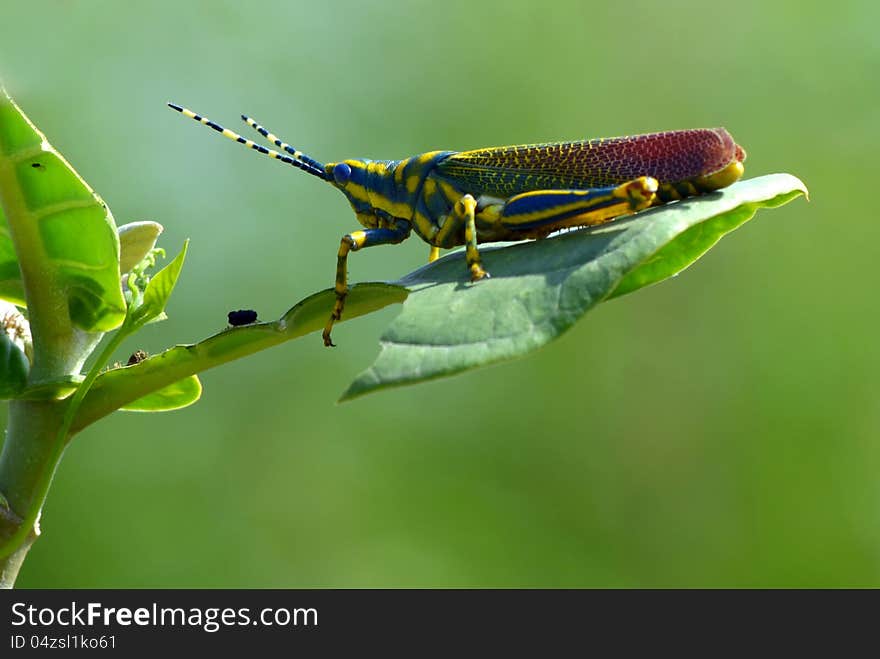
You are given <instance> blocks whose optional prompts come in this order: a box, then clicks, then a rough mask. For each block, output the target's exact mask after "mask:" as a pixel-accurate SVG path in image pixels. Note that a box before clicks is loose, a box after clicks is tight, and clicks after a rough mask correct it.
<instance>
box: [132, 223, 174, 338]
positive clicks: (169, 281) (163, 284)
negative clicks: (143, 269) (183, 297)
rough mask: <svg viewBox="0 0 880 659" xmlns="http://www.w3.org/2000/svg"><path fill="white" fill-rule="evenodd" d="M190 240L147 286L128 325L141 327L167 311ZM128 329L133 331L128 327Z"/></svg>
mask: <svg viewBox="0 0 880 659" xmlns="http://www.w3.org/2000/svg"><path fill="white" fill-rule="evenodd" d="M188 245H189V241H188V240H187V241H186V242H184V243H183V249H181V250H180V253H179V254H178V255H177V256H175V257H174V260H173V261H171V263H169V264H168V265H166V266H165V267H164V268H162V269H161V270H160V271H159V272H157V273H156V274H155V275H154V276H153V277H152V279H150V283H149V284H147V288H146V290H145V291H144V298H143V301H142V303H141V305H140V306H138V307H137V308H135V309H133V310H132V311H131V313H130V318H127V319H126V325H127V326H130V327H139V326H141V325H144V324H146V323H148V322H150V321H152V320H156V319H159V317H160V316H161V315H162V314H163V313H164V311H165V305H167V304H168V299H169V298H170V297H171V293H172V292H173V291H174V286H175V285H176V284H177V279H178V277H180V271H181V270H182V269H183V262H184V260H186V249H187V246H188ZM127 331H129V332H130V331H132V330H131V329H128V328H127Z"/></svg>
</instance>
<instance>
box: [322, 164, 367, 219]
mask: <svg viewBox="0 0 880 659" xmlns="http://www.w3.org/2000/svg"><path fill="white" fill-rule="evenodd" d="M368 168H369V162H368V161H364V160H343V161H342V162H331V163H327V164H326V165H325V166H324V173H325V174H326V176H327V181H329V182H330V183H331V184H333V186H334V187H336V188H338V189H339V190H341V191H342V193H343V194H344V195H345V196H346V197H348V201H349V203H351V206H352V208H353V209H354V212H355V213H356V214H357V218H358V222H360V223H361V224H362V225H363V226H365V227H375V226H377V224H378V218H377V217H376V214H375V209H374V208H373V204H372V203H371V202H370V196H369V193H368V186H367V178H368Z"/></svg>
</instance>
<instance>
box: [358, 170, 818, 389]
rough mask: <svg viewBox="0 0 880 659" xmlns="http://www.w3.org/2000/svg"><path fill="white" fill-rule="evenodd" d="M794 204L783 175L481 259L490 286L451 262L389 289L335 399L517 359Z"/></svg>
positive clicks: (459, 259) (793, 182)
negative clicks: (386, 308)
mask: <svg viewBox="0 0 880 659" xmlns="http://www.w3.org/2000/svg"><path fill="white" fill-rule="evenodd" d="M802 193H806V187H805V186H804V184H803V183H802V182H801V181H800V180H798V179H797V178H795V177H794V176H791V175H789V174H774V175H771V176H762V177H759V178H755V179H750V180H747V181H741V182H739V183H737V184H735V185H732V186H731V187H729V188H726V189H724V190H722V191H720V192H716V193H713V194H710V195H706V196H702V197H697V198H694V199H689V200H686V201H682V202H678V203H674V204H669V205H666V206H662V207H658V208H655V209H652V210H649V211H646V212H643V213H639V214H637V215H634V216H632V217H630V218H626V219H622V220H619V221H616V222H613V223H610V224H606V225H604V226H600V227H596V228H592V229H583V230H580V231H571V232H568V233H564V234H561V235H558V236H555V237H553V238H549V239H546V240H540V241H533V242H528V243H516V244H512V245H508V246H504V247H500V248H495V249H483V250H481V251H482V253H483V257H484V263H485V266H486V269H487V270H488V271H489V272H490V273H491V274H492V278H491V279H488V280H483V281H480V282H477V283H475V284H471V283H470V282H469V281H468V280H467V275H466V273H467V269H466V267H465V265H464V258H463V255H462V254H461V253H460V252H459V253H456V254H452V255H449V256H447V257H445V258H443V259H440V260H439V261H436V262H434V263H432V264H430V265H427V266H425V267H423V268H420V269H419V270H416V271H415V272H413V273H411V274H410V275H408V276H406V277H404V278H403V279H401V280H400V281H398V282H396V283H398V284H400V285H403V286H406V287H407V288H408V289H409V290H410V295H409V297H408V298H407V300H406V302H405V303H404V305H403V311H402V312H401V314H400V316H398V317H397V318H396V319H395V320H394V321H393V322H392V324H391V326H390V327H389V328H388V329H387V330H386V332H385V333H384V334H383V336H382V339H381V343H382V350H381V352H380V353H379V356H378V357H377V358H376V361H375V362H374V364H373V365H372V366H371V367H370V368H369V369H368V370H367V371H365V372H364V373H362V374H361V375H360V376H358V378H357V379H356V380H355V381H354V382H353V383H352V384H351V385H350V386H349V388H348V390H347V391H346V392H345V393H344V394H343V396H342V399H343V400H345V399H349V398H354V397H355V396H359V395H362V394H364V393H367V392H369V391H374V390H376V389H381V388H384V387H391V386H399V385H403V384H409V383H413V382H418V381H422V380H429V379H432V378H437V377H441V376H445V375H452V374H454V373H459V372H461V371H464V370H466V369H470V368H475V367H478V366H483V365H486V364H491V363H494V362H498V361H501V360H505V359H511V358H514V357H518V356H520V355H523V354H525V353H527V352H530V351H532V350H535V349H536V348H538V347H540V346H542V345H544V344H546V343H547V342H548V341H551V340H552V339H554V338H556V337H557V336H559V335H560V334H561V333H562V332H564V331H565V330H566V329H568V328H569V327H571V325H572V324H573V323H574V322H575V321H577V320H578V319H579V318H580V317H581V316H582V315H583V314H584V313H586V312H587V311H588V310H590V309H591V308H592V307H594V306H595V305H596V304H598V303H599V302H601V301H603V300H606V299H608V298H610V297H614V296H618V295H622V294H624V293H629V292H632V291H634V290H637V289H639V288H642V287H644V286H647V285H649V284H653V283H655V282H658V281H661V280H663V279H665V278H667V277H670V276H672V275H674V274H676V273H678V272H680V271H681V270H683V269H684V268H686V267H687V266H688V265H690V264H691V263H693V262H694V261H695V260H696V259H698V258H699V257H700V256H701V255H702V254H704V253H705V252H706V251H707V250H708V249H709V248H710V247H711V246H712V245H714V244H715V243H716V242H717V241H718V240H720V239H721V237H722V236H723V235H724V234H726V233H728V232H730V231H732V230H733V229H735V228H737V227H738V226H740V225H741V224H743V223H744V222H746V221H747V220H749V219H750V218H751V217H752V216H753V215H754V214H755V212H756V211H757V209H759V208H763V207H773V206H779V205H781V204H784V203H786V202H788V201H790V200H791V199H793V198H794V197H796V196H797V195H799V194H802Z"/></svg>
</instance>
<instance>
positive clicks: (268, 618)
mask: <svg viewBox="0 0 880 659" xmlns="http://www.w3.org/2000/svg"><path fill="white" fill-rule="evenodd" d="M12 625H13V627H20V626H22V625H29V626H31V627H50V626H53V625H58V626H60V627H73V626H82V627H98V626H101V627H105V628H112V627H115V626H119V627H130V626H132V625H134V626H138V627H193V628H201V629H203V630H204V631H206V632H209V633H213V632H216V631H218V630H220V629H221V628H223V627H244V626H257V625H260V626H263V627H317V626H318V611H317V609H314V608H295V609H287V608H265V609H260V610H259V612H257V613H256V615H254V614H253V613H252V611H251V609H250V608H248V607H244V608H238V609H233V608H220V607H208V608H198V607H190V608H183V607H160V606H159V605H158V604H156V603H153V605H152V606H150V607H139V608H136V609H131V608H128V607H105V606H104V605H103V604H101V603H100V602H89V603H87V604H85V605H81V604H78V603H77V602H71V603H70V606H62V607H57V608H52V607H42V608H38V607H36V606H33V605H32V604H26V603H25V602H16V603H15V604H13V605H12Z"/></svg>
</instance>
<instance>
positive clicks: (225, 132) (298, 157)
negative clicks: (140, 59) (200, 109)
mask: <svg viewBox="0 0 880 659" xmlns="http://www.w3.org/2000/svg"><path fill="white" fill-rule="evenodd" d="M168 107H169V108H171V109H172V110H177V111H178V112H180V114H182V115H183V116H185V117H189V118H190V119H195V120H196V121H198V122H199V123H200V124H204V125H205V126H208V127H209V128H213V129H214V130H216V131H217V132H218V133H220V134H221V135H222V136H223V137H227V138H229V139H230V140H233V141H235V142H238V143H239V144H244V145H245V146H246V147H248V148H250V149H253V150H254V151H257V152H258V153H262V154H263V155H264V156H269V157H270V158H272V159H274V160H280V161H281V162H284V163H287V164H288V165H293V166H294V167H296V168H298V169H301V170H303V171H304V172H307V173H309V174H311V175H312V176H317V177H318V178H319V179H321V180H323V181H327V180H329V179H328V178H327V174H326V173H324V165H322V164H321V163H319V162H318V161H317V160H313V159H312V158H308V157H307V156H303V155H302V154H301V153H300V152H299V151H296V150H295V149H294V148H293V147H291V146H290V145H288V144H285V143H284V142H281V141H280V140H279V139H278V138H277V137H275V136H274V135H271V133H269V132H268V131H266V129H265V128H262V126H259V127H258V128H257V130H260V129H262V130H261V131H260V132H261V134H263V135H265V136H267V137H268V138H269V139H271V140H272V141H273V142H275V143H276V144H277V145H278V146H281V147H282V148H284V149H285V151H287V152H288V153H291V154H293V156H294V157H293V158H290V157H288V156H285V155H283V154H281V153H278V152H277V151H274V150H272V149H267V148H266V147H264V146H263V145H261V144H257V143H256V142H253V141H251V140H249V139H247V138H244V137H242V136H241V135H239V134H238V133H236V132H233V131H231V130H229V129H228V128H224V127H223V126H221V125H220V124H218V123H214V122H213V121H211V120H210V119H208V118H207V117H203V116H201V115H198V114H196V113H195V112H193V111H192V110H188V109H186V108H185V107H182V106H180V105H176V104H174V103H168ZM252 125H253V126H255V127H257V126H258V124H256V123H253V124H252ZM263 131H265V132H263ZM273 138H274V139H273Z"/></svg>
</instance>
